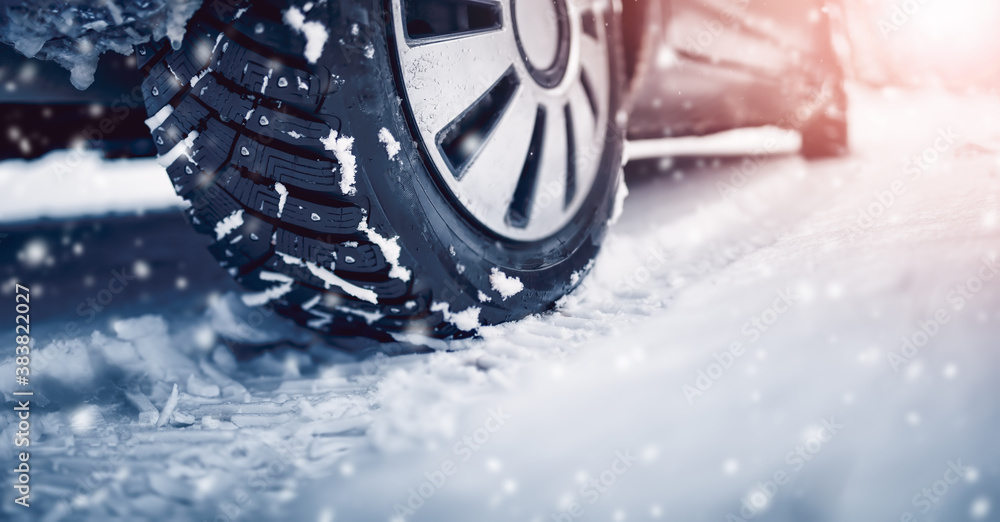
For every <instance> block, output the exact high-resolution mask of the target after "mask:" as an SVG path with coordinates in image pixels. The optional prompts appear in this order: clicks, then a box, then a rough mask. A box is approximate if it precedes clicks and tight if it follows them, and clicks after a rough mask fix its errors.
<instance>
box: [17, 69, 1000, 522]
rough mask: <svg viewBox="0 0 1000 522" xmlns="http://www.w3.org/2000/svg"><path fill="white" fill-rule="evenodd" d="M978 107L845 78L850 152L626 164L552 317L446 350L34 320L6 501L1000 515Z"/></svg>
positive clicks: (37, 513) (205, 322) (249, 319)
mask: <svg viewBox="0 0 1000 522" xmlns="http://www.w3.org/2000/svg"><path fill="white" fill-rule="evenodd" d="M983 114H1000V101H998V100H996V99H991V98H987V97H979V96H975V95H968V96H964V97H963V98H961V99H959V98H957V97H954V96H951V95H948V94H945V93H941V92H935V91H927V92H920V93H908V92H902V91H893V90H886V91H877V92H871V91H865V90H859V89H854V90H852V114H851V117H852V123H853V127H852V130H853V148H854V152H853V154H852V155H851V156H850V157H847V158H844V159H838V160H828V161H817V162H806V161H804V160H802V159H801V158H798V157H794V156H779V157H758V156H751V157H749V158H737V159H734V160H729V161H723V160H711V159H709V160H692V161H689V162H685V161H677V162H673V163H671V162H669V161H667V162H663V166H664V168H663V169H662V170H661V169H660V168H658V165H657V162H655V161H653V162H651V163H650V164H644V165H645V166H647V167H649V166H650V165H651V166H652V168H648V169H647V170H645V171H644V170H642V169H641V168H639V167H642V166H643V165H637V166H633V167H634V168H635V170H634V171H630V177H629V179H628V182H629V186H630V188H631V189H632V190H631V194H630V195H629V196H628V198H627V200H625V204H624V209H623V214H622V215H621V219H620V220H619V221H618V223H617V225H616V226H615V227H614V228H613V229H612V230H611V232H610V233H609V235H608V237H607V238H606V241H605V246H604V248H603V250H602V252H601V254H600V256H599V257H598V259H597V260H596V262H595V263H594V266H593V268H592V270H591V271H590V274H589V275H587V276H586V277H585V278H583V280H582V281H580V286H579V287H578V288H577V289H576V290H575V291H574V292H573V293H572V294H571V295H569V296H567V297H566V298H564V299H563V300H561V301H560V303H559V304H558V306H557V307H556V309H555V310H554V311H552V312H549V313H545V314H541V315H536V316H531V317H528V318H526V319H524V320H522V321H518V322H516V323H511V324H505V325H501V326H485V327H481V328H479V333H480V335H479V337H476V338H473V339H467V340H462V341H450V342H428V343H427V345H428V346H430V347H431V348H435V351H434V352H433V353H424V354H409V355H400V352H402V351H403V350H404V348H405V346H406V345H405V344H402V343H400V344H393V343H388V344H384V345H382V346H381V352H380V353H377V354H367V355H364V356H361V357H357V356H353V355H348V354H346V353H344V352H341V351H337V350H334V349H331V348H329V347H327V346H325V345H324V344H323V343H321V342H319V341H318V340H316V339H314V338H313V337H312V336H311V335H309V334H308V333H305V332H303V331H302V330H299V329H296V328H294V327H292V326H290V325H289V324H288V323H286V322H285V321H282V320H280V319H279V318H278V317H277V316H276V314H274V313H273V311H271V310H269V309H268V308H267V307H247V306H246V305H245V304H244V303H243V302H242V301H241V299H239V298H238V297H237V295H238V294H236V293H235V292H233V291H232V290H230V289H227V288H199V289H190V290H189V293H188V294H186V295H187V296H188V297H186V298H184V299H186V300H181V298H180V297H177V296H176V295H175V294H171V295H172V296H173V297H169V298H170V299H178V301H177V302H174V301H167V302H158V303H157V305H158V311H157V312H155V313H153V314H148V313H142V314H138V313H136V312H135V311H134V310H133V308H132V307H133V304H132V301H129V300H128V298H127V296H126V295H125V294H123V295H122V296H120V297H119V298H117V299H116V300H115V301H113V303H112V304H111V305H110V306H109V307H108V309H107V310H106V311H104V312H103V313H102V314H101V315H100V316H99V317H100V320H99V321H96V322H93V323H88V324H87V325H86V327H84V328H81V331H80V332H78V333H76V334H74V335H66V334H65V333H64V327H63V319H50V320H47V321H40V322H39V323H38V324H37V328H38V332H37V334H36V335H35V338H36V344H35V346H34V347H33V348H32V353H33V356H34V359H33V363H32V364H33V366H32V376H33V379H34V380H33V387H34V389H35V392H36V397H35V400H36V404H34V405H33V408H35V409H33V410H32V419H33V425H32V426H33V429H35V430H37V431H36V433H35V434H34V435H35V437H36V438H35V439H34V440H33V453H32V462H33V463H35V464H34V465H33V470H36V471H34V473H33V475H32V480H33V485H35V486H36V488H37V489H33V492H36V491H37V495H38V499H37V503H35V504H33V506H32V508H31V510H30V513H28V512H27V511H25V510H23V508H20V507H18V506H15V505H14V504H13V503H12V502H11V501H10V498H11V495H12V494H13V493H14V491H13V490H12V488H6V489H7V490H8V491H5V492H4V503H3V506H2V507H0V510H2V511H0V512H2V513H3V516H4V517H5V518H6V519H12V520H20V519H29V518H30V519H33V520H34V519H43V520H52V521H56V520H73V521H76V520H107V519H128V520H142V519H150V518H163V519H177V520H182V519H183V520H192V519H198V520H201V519H207V520H237V519H239V520H407V521H409V520H417V521H421V520H427V521H441V520H476V521H493V520H496V521H508V520H528V521H552V520H556V521H571V520H615V521H617V520H626V521H631V520H657V519H659V520H720V521H723V520H728V521H732V520H743V521H747V520H770V521H780V522H784V521H788V522H797V521H800V520H831V521H851V522H854V521H857V520H907V519H912V520H930V519H936V520H949V521H951V520H970V519H971V520H991V519H994V518H996V513H997V512H996V505H997V502H1000V498H998V497H997V492H998V491H1000V487H998V485H1000V470H998V469H997V465H996V463H997V462H998V458H1000V450H998V449H997V447H996V444H995V438H996V437H995V433H996V431H997V428H998V420H997V419H998V418H1000V417H998V411H997V407H996V406H995V402H996V401H994V400H993V399H992V397H995V396H996V384H995V383H996V378H995V377H996V373H997V370H998V365H1000V354H998V352H997V351H996V350H995V344H996V330H997V324H998V321H1000V312H998V309H1000V308H998V305H1000V286H997V283H998V282H1000V277H997V276H996V275H997V273H1000V267H997V262H998V255H1000V248H998V246H997V245H998V242H997V234H998V233H1000V228H998V227H1000V218H998V216H1000V197H998V194H1000V122H998V121H997V120H996V119H995V118H993V119H991V118H983V117H981V116H982V115H983ZM949 127H951V128H952V129H953V130H954V132H955V133H957V135H958V136H960V137H959V138H957V139H956V140H954V142H953V143H945V142H942V141H941V140H939V139H938V138H939V137H940V136H941V134H940V132H941V131H942V130H945V131H947V129H948V128H949ZM929 151H933V152H929ZM914 158H917V160H916V161H915V160H914ZM932 158H933V161H931V159H932ZM11 163H12V162H5V163H3V164H0V169H2V168H7V167H6V166H7V165H9V164H11ZM108 163H112V162H108ZM18 165H22V166H23V164H22V163H18ZM914 165H916V166H917V168H918V169H919V171H920V175H919V176H917V175H915V174H914V173H913V171H912V167H913V166H914ZM908 171H909V172H910V173H909V174H908ZM0 172H2V171H0ZM164 178H165V176H164ZM897 182H901V183H902V184H900V183H897ZM723 184H724V185H726V186H729V187H732V188H733V190H732V191H730V190H729V189H726V190H725V191H720V189H719V186H720V185H723ZM63 187H67V188H68V187H70V185H55V186H54V188H53V187H47V186H44V185H40V186H37V187H36V190H45V191H46V192H45V193H46V197H52V198H59V197H63V196H60V195H58V194H57V193H58V192H61V191H63V190H66V189H67V188H63ZM894 187H895V188H894ZM168 189H169V186H166V187H165V190H168ZM29 197H30V198H31V199H35V200H39V199H41V198H37V197H35V195H33V194H26V195H22V196H21V198H25V199H26V198H29ZM15 203H16V202H15ZM182 224H183V223H182ZM190 236H191V237H195V235H194V234H191V235H190ZM185 237H188V235H184V234H177V237H172V238H167V237H163V238H159V239H160V241H167V240H170V241H175V242H177V241H183V238H185ZM0 241H10V238H6V239H0ZM129 244H130V243H129ZM25 248H27V247H25ZM84 248H85V249H86V248H87V245H84ZM183 248H201V244H200V243H198V242H197V241H192V243H191V244H184V245H183ZM32 249H33V252H34V253H33V254H32V255H31V256H28V255H27V254H26V255H25V259H28V258H29V257H39V256H41V257H42V258H49V257H50V253H49V250H50V249H51V247H49V248H45V247H43V248H42V249H39V248H38V247H37V246H35V247H32ZM286 262H291V263H295V262H299V263H302V261H301V260H297V261H296V260H295V258H289V259H286ZM15 263H16V266H17V269H18V270H19V271H22V273H28V274H30V273H34V272H30V271H31V270H38V268H34V267H31V266H29V265H27V264H26V263H24V262H22V261H16V262H15ZM210 264H211V263H208V265H210ZM42 265H43V266H44V263H43V264H42ZM67 268H68V269H69V270H78V271H82V270H84V269H83V267H80V266H73V267H69V266H67ZM109 268H110V267H109ZM315 268H317V269H319V270H326V269H324V268H321V267H315ZM97 269H100V267H98V268H97ZM995 269H996V270H995ZM310 270H312V267H310ZM163 272H166V270H165V269H164V268H163V267H160V268H156V267H154V268H153V269H152V270H151V273H150V276H149V278H148V279H147V280H146V281H155V280H156V279H157V278H168V277H171V274H169V273H163ZM330 275H332V272H330ZM506 277H507V276H505V278H506ZM171 280H172V279H171ZM43 283H44V282H43ZM11 288H12V285H10V286H8V285H7V283H6V282H5V281H0V290H2V292H0V294H2V295H4V296H7V298H10V292H11V291H12V290H11ZM96 290H97V289H96V288H95V289H94V291H95V292H96ZM43 295H44V294H43ZM157 295H159V294H157ZM157 298H160V299H166V298H168V296H166V294H164V296H163V297H156V296H154V297H153V299H157ZM33 300H34V299H33ZM494 300H495V298H494ZM317 303H318V301H316V302H315V303H312V304H311V306H316V304H317ZM71 305H72V306H75V303H71ZM39 306H40V305H39ZM435 306H437V307H438V308H440V309H442V310H443V309H445V306H446V305H444V303H440V304H437V305H435ZM483 306H489V303H484V304H483ZM67 308H71V306H70V304H68V305H67ZM307 308H309V307H307ZM447 309H448V311H449V312H451V310H450V307H448V308H447ZM192 310H193V311H192ZM67 313H68V314H72V313H73V311H72V310H71V309H69V310H68V311H67ZM462 313H464V312H462ZM453 319H456V318H455V317H454V316H453ZM464 319H465V318H464V317H463V318H461V319H456V322H458V321H460V320H461V321H462V322H463V323H464V322H465V321H464ZM315 320H316V321H323V320H324V318H323V317H320V316H317V317H316V319H315ZM470 323H471V321H470ZM32 326H33V328H32V332H33V333H34V332H35V326H36V325H35V324H34V323H33V324H32ZM53 333H59V334H61V335H58V336H56V335H53ZM420 334H421V333H420V331H414V332H412V333H407V334H404V335H401V336H400V338H405V339H409V340H417V339H420ZM54 337H55V339H54ZM247 345H250V346H255V347H257V348H256V352H253V353H251V355H250V356H247V353H246V346H247ZM891 354H894V355H891ZM14 365H15V362H14V361H13V360H12V359H11V358H9V357H8V358H6V359H3V360H2V362H0V391H3V392H4V393H5V394H7V395H5V397H6V399H7V400H8V403H10V401H11V400H12V397H11V396H10V395H9V393H10V390H13V389H15V387H14V383H13V381H12V379H13V375H14V372H13V367H14ZM15 430H16V426H15V424H14V423H13V421H12V417H11V416H9V415H8V416H2V417H0V432H2V434H0V435H2V438H4V439H5V440H13V433H14V431H15ZM35 441H37V443H36V442H35ZM14 458H15V456H14V453H13V448H12V446H11V445H10V444H6V445H0V460H2V461H3V462H13V459H14ZM36 459H37V461H36ZM35 466H37V467H35ZM15 508H16V509H15Z"/></svg>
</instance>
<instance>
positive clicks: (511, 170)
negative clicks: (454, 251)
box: [457, 88, 538, 227]
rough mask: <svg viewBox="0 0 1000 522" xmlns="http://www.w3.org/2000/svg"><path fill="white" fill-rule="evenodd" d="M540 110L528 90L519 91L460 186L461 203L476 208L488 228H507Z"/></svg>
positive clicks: (464, 175)
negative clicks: (503, 226) (505, 225)
mask: <svg viewBox="0 0 1000 522" xmlns="http://www.w3.org/2000/svg"><path fill="white" fill-rule="evenodd" d="M537 108H538V104H537V103H536V102H535V101H534V99H533V98H532V96H531V95H530V94H529V93H528V92H527V90H526V89H523V88H522V89H519V90H518V91H517V92H516V93H515V94H514V97H513V98H512V99H511V102H510V105H509V106H508V108H507V111H506V112H504V114H503V116H502V117H501V118H500V121H498V122H497V124H496V126H495V127H494V129H493V132H492V133H490V136H489V138H488V139H487V141H486V143H485V144H483V146H482V149H481V150H480V152H479V154H478V155H477V156H476V157H475V158H473V159H472V160H471V162H470V164H469V165H468V167H467V168H466V169H465V172H464V174H463V175H462V178H461V180H459V182H458V183H459V187H460V188H461V190H459V191H457V193H458V196H459V200H460V201H461V202H462V203H463V204H465V205H466V206H468V207H469V208H474V209H475V211H476V213H477V214H478V215H479V216H480V220H482V221H483V222H484V224H486V225H487V226H491V227H495V226H502V225H503V224H504V218H505V216H506V214H507V210H508V208H509V207H510V203H511V200H512V199H513V197H514V192H515V189H516V187H517V184H518V180H519V178H518V176H517V173H520V172H521V171H522V170H523V168H524V163H525V159H526V158H527V157H528V149H529V146H530V143H531V135H532V129H533V127H534V124H535V117H536V109H537Z"/></svg>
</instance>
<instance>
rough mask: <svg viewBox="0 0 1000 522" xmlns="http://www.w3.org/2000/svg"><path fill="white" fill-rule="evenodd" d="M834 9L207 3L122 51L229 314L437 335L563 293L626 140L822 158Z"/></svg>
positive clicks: (598, 233)
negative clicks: (777, 136)
mask: <svg viewBox="0 0 1000 522" xmlns="http://www.w3.org/2000/svg"><path fill="white" fill-rule="evenodd" d="M98 4H101V3H100V2H96V3H95V6H98ZM97 12H99V9H98V10H97ZM836 13H837V6H836V4H835V3H832V2H823V1H820V0H783V1H778V0H771V1H759V0H641V1H636V0H593V1H591V0H586V1H585V0H320V1H316V2H314V1H309V2H305V1H299V0H296V1H295V2H286V1H265V0H260V1H246V0H242V1H241V0H229V1H225V0H223V1H206V2H205V3H204V5H203V6H202V7H201V8H200V9H199V10H198V11H197V12H196V13H194V15H193V17H192V18H191V19H190V21H189V22H188V25H187V32H186V35H185V36H184V38H183V45H180V46H179V48H175V47H178V46H172V45H171V44H170V43H169V42H168V41H166V40H165V39H164V40H160V41H154V42H151V43H143V44H140V45H138V46H136V48H135V49H136V54H135V55H134V56H135V58H134V59H135V60H136V64H137V66H138V68H139V70H140V71H141V73H142V78H143V79H142V83H141V86H142V92H143V93H144V98H145V102H144V103H145V109H146V114H147V116H148V119H147V120H146V123H147V125H148V127H149V129H150V130H151V134H152V139H153V143H154V145H155V148H156V151H157V152H158V154H159V157H160V161H161V162H162V163H163V165H164V166H165V167H166V169H167V172H168V174H169V175H170V178H171V179H172V180H173V183H174V186H175V187H176V189H177V192H178V193H179V194H180V195H182V196H183V197H185V198H187V199H188V200H189V201H190V202H191V207H190V208H189V209H188V210H187V211H186V212H187V215H188V216H189V218H190V221H191V223H192V225H193V226H194V227H195V228H196V229H197V230H198V231H199V232H201V233H203V234H207V235H209V236H210V237H211V238H212V240H213V241H214V244H213V245H212V246H211V247H210V248H211V251H212V253H213V254H214V255H215V257H216V258H217V259H218V261H219V263H220V264H221V265H222V266H223V267H224V268H226V269H228V270H229V271H230V272H231V273H232V274H233V276H234V277H235V278H236V279H237V280H238V281H239V282H240V283H242V284H243V285H244V286H245V287H246V288H247V289H248V290H249V293H248V294H246V295H245V296H244V301H245V302H246V303H247V304H250V305H263V304H266V303H269V304H270V305H272V306H273V307H274V308H275V309H276V310H277V311H278V312H279V313H281V314H283V315H285V316H287V317H289V318H291V319H293V320H294V321H296V322H298V323H299V324H301V325H303V326H306V327H309V328H312V329H314V330H316V331H318V332H321V333H324V334H329V335H335V336H358V337H365V338H375V339H383V340H387V339H392V338H395V339H416V338H420V336H427V337H437V338H448V337H460V336H465V335H470V334H471V333H472V332H474V331H475V330H476V329H477V328H479V327H480V326H481V325H486V324H497V323H501V322H504V321H508V320H512V319H517V318H521V317H524V316H526V315H528V314H531V313H535V312H540V311H543V310H545V309H547V308H549V307H551V306H552V304H553V303H554V302H555V301H556V300H558V299H559V298H560V297H562V296H564V295H566V294H567V293H568V292H569V291H570V290H572V289H573V288H574V287H575V286H576V285H577V284H578V283H579V281H580V279H581V277H582V276H583V275H584V274H585V273H586V272H587V270H588V269H589V267H590V266H591V264H592V261H593V259H594V258H595V256H596V255H597V252H598V249H599V247H600V245H601V242H602V240H603V238H604V235H605V231H606V228H607V224H608V222H609V220H610V219H611V218H612V216H613V214H614V212H615V207H616V200H618V199H619V198H618V196H620V195H621V194H620V192H619V186H620V174H619V173H620V170H621V162H622V151H623V144H624V142H625V140H626V138H628V139H630V140H643V139H653V138H662V137H676V136H689V135H701V134H707V133H714V132H718V131H722V130H726V129H732V128H737V127H746V126H761V125H778V126H782V127H786V128H794V129H797V130H799V131H801V133H802V136H803V152H804V154H805V155H807V156H810V157H822V156H831V155H837V154H840V153H842V152H844V151H845V150H846V144H847V126H846V122H845V112H846V103H847V101H846V97H845V95H844V88H843V74H842V71H841V67H840V66H839V64H838V60H837V57H836V53H835V52H834V45H833V32H834V31H833V27H834V25H835V22H836ZM95 16H97V15H95ZM131 87H132V86H130V85H127V84H125V85H120V86H119V89H118V91H120V92H128V91H129V89H130V88H131ZM35 94H36V95H37V94H38V93H35ZM619 203H620V201H619ZM414 336H416V337H414Z"/></svg>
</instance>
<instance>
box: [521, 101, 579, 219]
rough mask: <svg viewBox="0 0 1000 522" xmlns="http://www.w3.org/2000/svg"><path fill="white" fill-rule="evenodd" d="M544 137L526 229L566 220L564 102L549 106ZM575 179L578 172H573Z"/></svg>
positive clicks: (567, 152)
mask: <svg viewBox="0 0 1000 522" xmlns="http://www.w3.org/2000/svg"><path fill="white" fill-rule="evenodd" d="M545 110H546V121H545V140H544V142H543V148H542V156H541V158H540V161H539V169H538V174H537V182H536V189H535V191H534V193H533V199H532V201H531V203H530V207H529V208H530V217H531V219H530V223H529V225H528V227H527V228H531V227H547V226H550V223H553V222H562V221H564V219H563V217H564V216H565V210H566V207H565V198H566V189H567V185H566V181H567V171H568V169H567V165H568V159H569V151H568V150H567V145H568V144H567V134H566V129H567V125H566V113H565V105H564V104H562V103H561V102H559V103H551V104H548V105H546V107H545ZM574 179H575V173H574Z"/></svg>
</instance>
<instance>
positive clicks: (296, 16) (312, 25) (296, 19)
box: [284, 6, 330, 63]
mask: <svg viewBox="0 0 1000 522" xmlns="http://www.w3.org/2000/svg"><path fill="white" fill-rule="evenodd" d="M306 11H307V12H308V9H307V10H306ZM284 19H285V23H286V24H288V26H289V27H291V28H292V29H294V30H296V31H297V32H299V33H301V34H302V35H303V36H304V37H305V39H306V48H305V51H304V52H303V55H304V56H305V57H306V60H309V63H316V60H319V57H320V56H322V55H323V46H324V45H326V40H327V39H328V38H329V37H330V35H329V34H328V33H327V31H326V26H324V25H323V24H322V23H320V22H307V21H306V16H305V14H303V13H302V11H300V10H299V8H298V7H295V6H292V7H289V8H288V10H287V11H285V17H284Z"/></svg>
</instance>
